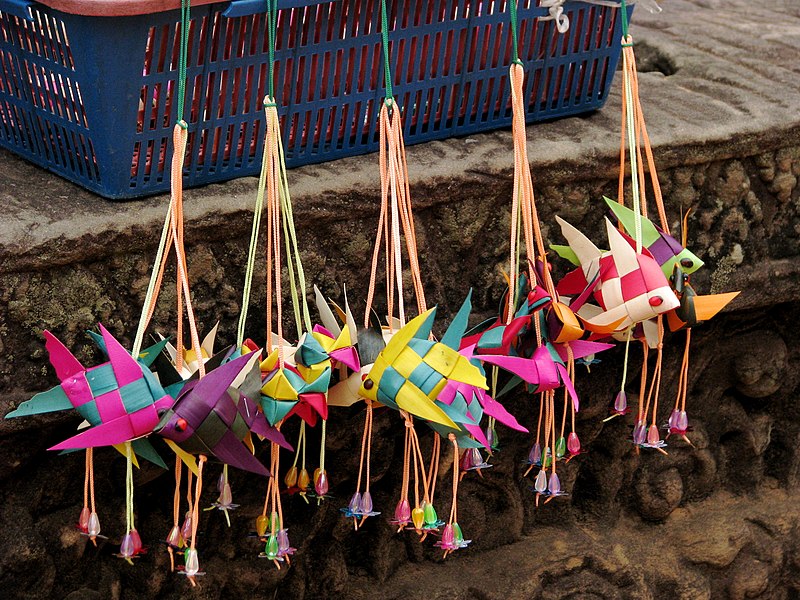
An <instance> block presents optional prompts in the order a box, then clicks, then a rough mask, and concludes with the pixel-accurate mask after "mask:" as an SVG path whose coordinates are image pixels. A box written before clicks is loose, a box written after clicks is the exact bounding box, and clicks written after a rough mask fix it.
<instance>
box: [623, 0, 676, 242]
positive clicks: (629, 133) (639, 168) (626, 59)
mask: <svg viewBox="0 0 800 600" xmlns="http://www.w3.org/2000/svg"><path fill="white" fill-rule="evenodd" d="M619 10H620V18H621V22H622V44H621V45H622V78H623V79H622V81H623V102H622V133H621V136H622V137H621V139H620V175H619V186H618V187H619V189H618V200H619V202H620V203H622V204H624V194H623V184H624V178H625V168H624V167H625V145H626V143H627V146H628V151H629V153H630V167H631V194H632V197H633V210H634V215H635V221H634V223H635V231H634V232H633V233H634V240H636V241H637V247H636V249H637V253H640V252H641V217H646V216H647V203H646V195H645V189H644V187H641V186H642V185H643V183H644V182H643V179H644V165H643V164H642V163H643V161H642V146H643V147H644V156H645V158H646V160H647V168H648V171H649V173H650V181H651V184H652V187H653V196H654V200H655V204H656V209H657V212H658V216H659V220H660V224H661V228H662V229H663V230H664V231H665V232H666V233H669V231H670V227H669V222H668V221H667V217H666V211H665V209H664V201H663V196H662V193H661V185H660V184H659V181H658V172H657V170H656V165H655V160H654V157H653V150H652V145H651V142H650V136H649V134H648V132H647V126H646V124H645V120H644V111H643V110H642V104H641V100H640V98H639V74H638V71H637V69H636V56H635V54H634V50H633V38H632V37H631V35H630V33H629V30H628V27H629V24H628V10H627V5H626V0H621V3H620V8H619Z"/></svg>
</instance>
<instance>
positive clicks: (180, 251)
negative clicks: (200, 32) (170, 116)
mask: <svg viewBox="0 0 800 600" xmlns="http://www.w3.org/2000/svg"><path fill="white" fill-rule="evenodd" d="M190 26H191V22H190V0H181V25H180V36H181V37H180V40H181V41H180V55H179V60H178V82H177V87H178V93H177V107H176V113H177V122H176V124H175V127H174V129H173V146H174V149H173V155H172V166H171V192H170V204H169V210H168V213H167V217H166V219H165V221H164V229H163V230H162V233H161V240H160V242H159V247H158V251H157V252H156V259H155V262H154V263H153V269H152V271H151V276H150V282H149V284H148V289H147V294H146V297H145V301H144V306H143V308H142V315H141V317H140V319H139V327H138V329H137V332H136V337H135V340H134V346H133V351H132V355H133V356H134V357H137V356H138V355H139V352H140V351H141V346H142V342H143V339H144V332H145V330H146V329H147V326H148V324H149V322H150V319H151V318H152V316H153V312H154V310H155V306H156V302H157V300H158V295H159V291H160V288H161V282H162V279H163V275H164V269H165V266H166V262H167V260H168V253H167V252H166V248H167V247H168V246H170V245H172V246H173V248H174V250H175V257H176V263H177V267H176V271H177V281H176V296H177V335H176V338H177V339H176V348H177V352H176V367H177V369H178V370H179V371H180V370H181V368H182V366H183V354H184V353H183V309H184V303H185V307H186V316H187V319H188V321H189V332H190V338H191V347H192V349H193V350H194V352H195V355H196V356H201V350H200V337H199V335H198V333H197V324H196V319H195V314H194V309H193V307H192V300H191V291H190V289H189V279H188V268H187V264H186V250H185V245H184V216H183V162H184V159H185V155H186V145H187V141H188V124H187V123H186V121H185V120H184V119H183V112H184V105H185V97H186V65H187V61H188V48H189V30H190ZM198 370H199V374H200V377H203V376H204V375H205V368H204V367H203V363H202V361H199V367H198Z"/></svg>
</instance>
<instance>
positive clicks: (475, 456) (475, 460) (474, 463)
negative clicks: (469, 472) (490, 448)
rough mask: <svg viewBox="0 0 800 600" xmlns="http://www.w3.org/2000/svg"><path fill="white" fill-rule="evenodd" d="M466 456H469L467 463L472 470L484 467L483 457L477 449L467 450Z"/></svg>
mask: <svg viewBox="0 0 800 600" xmlns="http://www.w3.org/2000/svg"><path fill="white" fill-rule="evenodd" d="M467 454H469V462H470V466H471V467H472V468H477V467H481V466H485V464H486V463H485V462H484V460H483V455H482V454H481V451H480V450H479V449H478V448H470V449H469V450H467Z"/></svg>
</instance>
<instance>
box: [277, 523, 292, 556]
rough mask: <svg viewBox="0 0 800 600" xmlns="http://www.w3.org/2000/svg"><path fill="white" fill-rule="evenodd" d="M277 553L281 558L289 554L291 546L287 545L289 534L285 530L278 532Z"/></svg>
mask: <svg viewBox="0 0 800 600" xmlns="http://www.w3.org/2000/svg"><path fill="white" fill-rule="evenodd" d="M277 537H278V553H279V554H280V555H281V556H283V555H284V554H286V553H287V552H289V550H290V548H291V547H292V545H291V544H290V543H289V532H288V531H286V530H285V529H281V530H280V531H278V535H277Z"/></svg>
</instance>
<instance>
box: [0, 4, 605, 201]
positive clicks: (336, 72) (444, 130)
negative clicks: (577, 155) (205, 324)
mask: <svg viewBox="0 0 800 600" xmlns="http://www.w3.org/2000/svg"><path fill="white" fill-rule="evenodd" d="M535 4H536V0H528V1H527V2H521V3H520V5H519V13H520V28H519V35H520V38H519V39H520V53H521V57H522V59H523V61H524V63H525V67H526V73H527V76H526V81H525V93H526V95H527V98H528V111H527V117H528V120H529V121H535V120H542V119H551V118H555V117H559V116H564V115H569V114H578V113H580V112H585V111H588V110H594V109H596V108H598V107H600V106H602V104H603V102H604V101H605V98H606V95H607V93H608V90H609V87H610V84H611V80H612V78H613V75H614V71H615V69H616V64H617V61H618V57H619V50H620V48H619V39H620V36H621V34H620V24H619V19H618V18H617V13H618V9H615V8H612V7H607V6H598V5H589V4H583V3H579V2H568V3H567V4H565V9H566V11H565V12H566V14H567V15H568V16H569V18H570V21H571V28H570V30H569V31H568V32H567V33H566V34H559V33H557V32H556V29H555V26H554V23H553V22H552V21H542V20H539V17H543V16H545V15H546V14H547V13H546V9H543V8H540V7H538V6H536V5H535ZM280 6H281V7H282V10H281V13H280V14H279V18H278V39H277V47H278V49H277V51H276V54H275V57H276V68H275V75H274V82H275V93H276V97H277V99H278V102H279V114H280V115H281V118H282V121H283V135H284V146H285V150H286V157H287V164H288V165H289V166H297V165H302V164H307V163H310V162H319V161H322V160H330V159H333V158H337V157H341V156H351V155H354V154H359V153H364V152H369V151H373V150H376V149H377V147H378V118H377V117H378V111H379V109H380V106H381V103H382V100H383V95H384V89H383V77H384V75H383V56H382V54H381V35H380V4H379V3H378V2H376V1H375V0H331V1H330V2H322V3H316V2H313V1H311V2H309V1H308V0H281V1H280ZM389 7H390V10H389V12H390V15H389V17H390V29H391V31H390V36H389V38H390V53H391V54H390V56H391V64H392V69H393V77H394V80H393V86H394V89H395V97H396V99H397V101H398V103H399V105H400V107H401V110H402V111H403V114H404V126H405V132H404V133H405V136H406V143H407V144H414V143H419V142H422V141H428V140H433V139H443V138H446V137H451V136H460V135H466V134H470V133H473V132H477V131H486V130H489V129H494V128H497V127H503V126H506V125H508V124H510V122H511V105H510V89H509V84H508V64H509V61H510V56H511V39H510V38H511V35H510V26H509V24H508V13H507V10H508V9H507V2H506V1H504V0H499V1H497V0H494V1H493V0H433V1H432V2H430V1H428V0H395V1H394V2H390V4H389ZM262 9H263V2H260V1H257V0H233V1H232V2H231V1H222V2H218V3H214V4H208V5H203V6H198V7H195V8H193V9H192V14H191V16H192V25H191V28H192V29H191V36H190V53H189V60H188V66H187V74H188V82H187V94H186V104H185V106H184V115H185V118H186V120H187V121H188V122H189V132H190V135H189V147H188V150H187V154H188V158H187V161H186V166H185V175H186V177H187V179H186V181H187V184H188V185H200V184H203V183H208V182H212V181H221V180H224V179H228V178H231V177H236V176H241V175H250V174H255V173H257V172H258V170H259V168H260V158H261V153H262V151H263V134H264V122H263V109H262V106H261V100H262V98H263V96H264V95H265V94H266V93H267V91H268V88H269V85H268V81H267V79H268V68H267V61H268V51H267V41H266V32H265V27H266V22H265V18H264V15H263V14H258V11H259V10H262ZM179 21H180V18H179V11H168V12H163V13H154V14H150V15H140V16H136V17H117V18H106V17H84V16H80V15H71V14H65V13H61V12H59V11H57V10H54V9H51V8H47V7H45V6H43V5H40V4H36V3H33V2H31V1H29V0H0V145H2V146H4V147H7V148H11V149H12V150H13V151H15V152H17V153H19V154H21V155H22V156H24V157H26V158H28V159H29V160H32V161H34V162H36V163H38V164H40V165H42V166H44V167H46V168H49V169H51V170H53V171H55V172H57V173H59V174H61V175H63V176H64V177H67V178H68V179H71V180H73V181H76V182H77V183H80V184H81V185H84V186H85V187H87V188H89V189H92V190H94V191H97V192H98V193H101V194H103V195H105V196H108V197H114V198H127V197H134V196H140V195H145V194H150V193H154V192H158V191H162V190H165V189H167V188H168V186H169V164H170V159H171V151H172V150H171V146H172V144H171V141H170V140H171V136H172V127H173V125H174V121H175V117H176V114H177V107H176V106H175V105H174V100H175V96H176V91H177V88H176V84H175V78H176V75H177V65H176V62H177V55H178V40H177V39H176V34H178V33H179V31H180V27H179ZM109 49H112V50H113V51H110V50H109Z"/></svg>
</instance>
